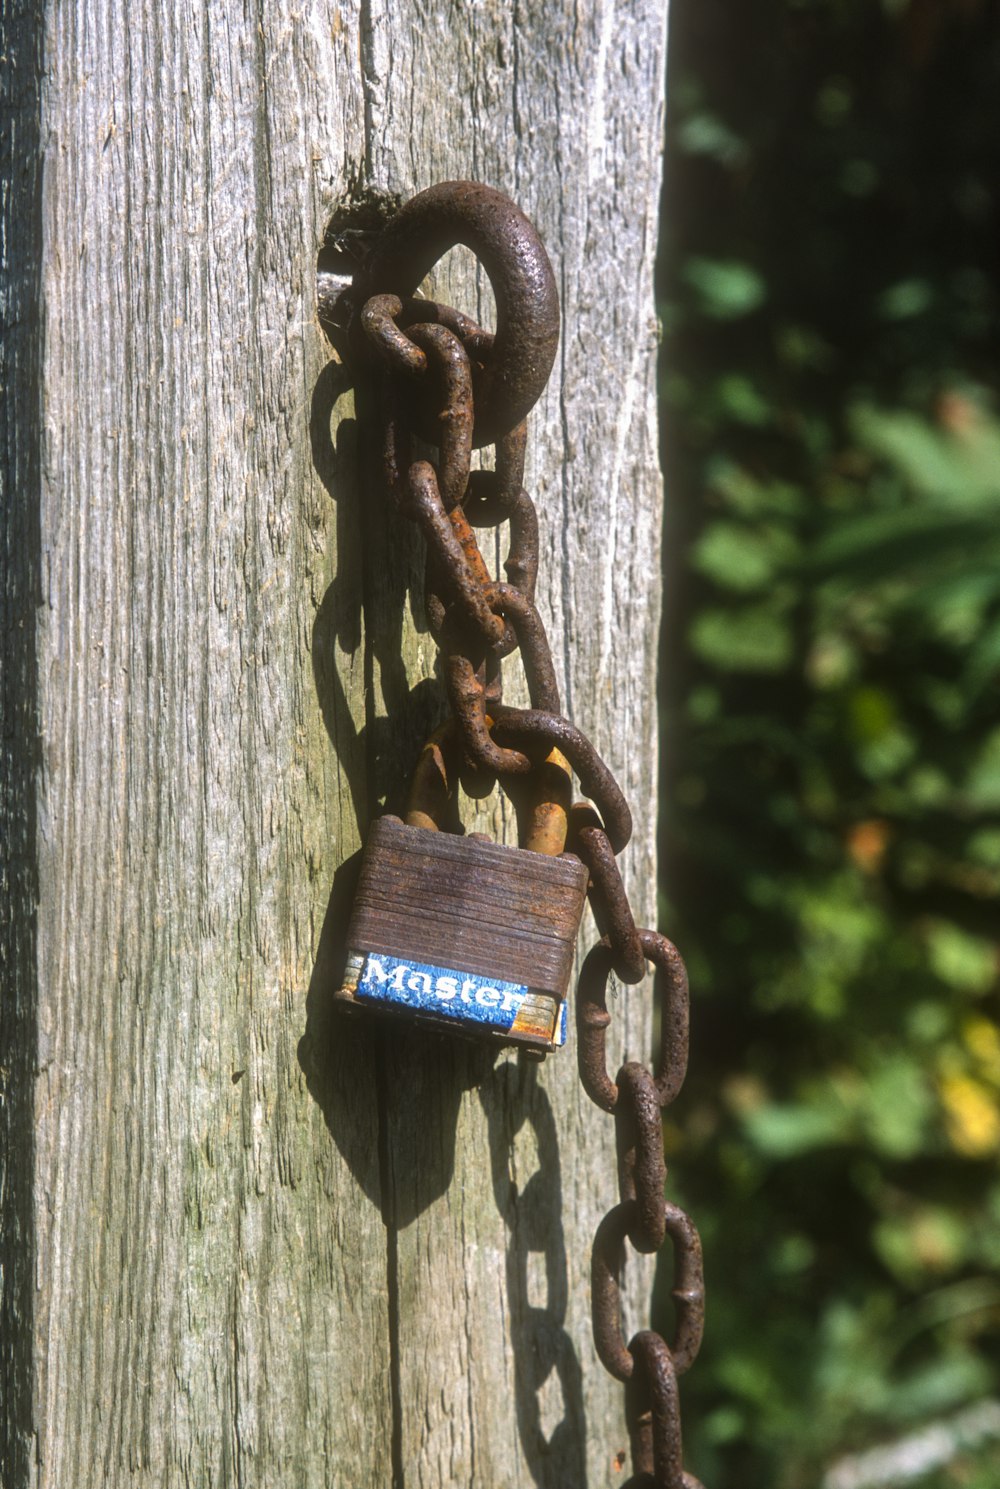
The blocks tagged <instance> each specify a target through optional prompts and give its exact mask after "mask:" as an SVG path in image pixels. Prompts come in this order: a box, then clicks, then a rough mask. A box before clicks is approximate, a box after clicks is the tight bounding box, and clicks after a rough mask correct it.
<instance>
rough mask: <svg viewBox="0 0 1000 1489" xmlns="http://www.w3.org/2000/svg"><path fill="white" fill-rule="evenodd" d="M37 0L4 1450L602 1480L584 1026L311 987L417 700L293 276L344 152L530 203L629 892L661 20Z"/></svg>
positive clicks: (651, 443) (418, 723)
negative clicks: (421, 1018)
mask: <svg viewBox="0 0 1000 1489" xmlns="http://www.w3.org/2000/svg"><path fill="white" fill-rule="evenodd" d="M43 9H44V17H39V16H38V15H37V14H36V10H35V8H33V7H27V6H25V7H23V9H19V8H17V7H16V6H14V5H13V4H12V3H8V5H7V7H6V8H5V10H4V12H3V41H4V53H5V55H6V56H7V57H8V59H11V58H13V59H14V69H13V71H10V72H9V74H8V76H9V78H10V80H11V81H10V82H9V84H8V87H9V98H10V103H9V105H8V107H9V109H10V111H11V112H10V116H9V117H11V118H12V119H13V120H14V121H15V122H16V130H15V131H14V132H13V133H10V134H8V133H7V132H6V131H5V134H4V140H5V148H7V149H9V151H10V159H11V179H12V181H13V182H14V186H13V188H12V191H11V193H10V194H8V196H7V197H6V198H5V199H4V203H3V212H4V217H3V222H4V232H5V239H4V241H5V250H6V247H7V245H8V244H9V243H12V242H13V243H16V245H17V247H16V252H13V253H9V254H8V253H6V251H5V265H4V270H3V276H4V282H3V289H4V294H5V296H6V300H5V306H6V307H8V308H11V310H12V313H11V314H10V319H11V321H12V322H13V331H12V333H11V335H10V336H9V337H5V348H4V355H5V357H6V362H5V369H4V370H5V377H4V383H5V387H13V388H14V389H15V396H13V397H12V398H11V399H9V400H5V402H4V415H3V417H4V426H3V428H4V442H3V471H2V479H3V481H4V513H5V524H6V525H5V529H4V531H5V545H6V546H5V555H6V558H7V564H6V569H5V574H4V603H5V611H4V617H5V626H4V645H5V665H4V703H5V727H4V786H5V797H4V813H5V824H4V825H5V827H6V828H7V829H8V830H7V832H6V833H5V838H6V840H7V855H8V856H7V861H6V863H5V873H6V875H7V881H8V883H9V884H10V885H11V894H10V896H9V899H8V905H9V907H10V913H9V915H8V917H7V920H6V921H5V923H4V933H5V952H6V955H7V966H8V967H9V968H10V969H11V979H10V980H11V986H12V989H13V996H12V997H11V998H10V999H7V998H5V999H4V1017H5V1022H4V1025H3V1040H4V1055H3V1060H2V1061H0V1063H2V1064H3V1065H4V1067H5V1069H4V1082H5V1085H4V1090H3V1096H4V1103H3V1106H4V1117H3V1120H4V1123H5V1127H6V1130H7V1133H8V1138H9V1141H8V1144H7V1152H6V1160H7V1170H6V1172H5V1175H4V1183H5V1189H4V1207H3V1210H4V1222H3V1223H4V1230H3V1247H4V1250H3V1259H4V1264H5V1271H4V1278H3V1289H4V1291H3V1309H4V1312H3V1323H4V1327H5V1341H4V1349H3V1354H2V1356H0V1359H2V1367H3V1371H4V1383H3V1390H2V1394H3V1398H4V1409H3V1414H2V1423H3V1432H4V1439H3V1441H2V1442H0V1452H2V1453H3V1455H4V1474H5V1478H4V1482H5V1484H6V1482H7V1480H8V1478H9V1480H10V1483H11V1485H12V1489H14V1486H16V1489H22V1486H23V1485H27V1484H32V1485H35V1484H37V1485H40V1486H62V1485H64V1484H69V1483H91V1482H93V1483H106V1484H109V1485H117V1484H125V1483H128V1484H130V1485H145V1484H149V1485H152V1484H154V1483H155V1484H157V1485H170V1486H172V1485H181V1484H190V1485H198V1486H199V1489H201V1486H205V1485H239V1484H244V1485H249V1484H258V1483H259V1484H263V1483H265V1482H266V1483H268V1484H273V1483H275V1482H280V1483H288V1484H295V1485H302V1486H314V1485H315V1486H319V1485H324V1486H334V1489H336V1486H345V1489H346V1486H352V1489H353V1486H356V1485H358V1484H389V1483H390V1482H392V1483H394V1485H395V1486H396V1489H403V1486H405V1489H411V1486H428V1489H430V1486H434V1489H441V1486H444V1485H446V1484H449V1485H450V1484H456V1483H468V1484H470V1485H471V1484H475V1485H484V1486H485V1485H500V1484H503V1485H514V1484H521V1483H524V1484H527V1483H536V1484H544V1485H563V1484H565V1485H573V1486H574V1489H581V1486H583V1485H586V1484H590V1485H591V1486H597V1485H601V1484H604V1483H614V1482H616V1481H617V1474H616V1473H615V1472H614V1471H613V1470H612V1467H611V1465H612V1458H613V1455H614V1454H615V1453H616V1452H617V1451H618V1450H619V1449H621V1448H623V1447H624V1432H623V1428H622V1410H621V1393H620V1389H619V1388H618V1387H617V1386H615V1385H614V1383H612V1382H610V1381H608V1380H607V1379H606V1378H605V1377H604V1375H603V1372H602V1371H601V1369H600V1367H599V1366H598V1364H597V1362H596V1360H595V1358H594V1355H593V1350H592V1346H591V1344H590V1338H589V1317H588V1313H589V1301H588V1284H587V1274H588V1267H589V1249H590V1241H591V1236H592V1233H593V1229H594V1227H595V1225H596V1222H597V1219H598V1218H599V1216H600V1214H602V1213H603V1212H604V1210H605V1209H606V1208H607V1207H608V1206H609V1205H610V1203H611V1202H612V1200H613V1198H614V1193H615V1181H614V1139H613V1133H612V1131H611V1130H610V1128H611V1124H610V1123H609V1122H608V1121H607V1120H606V1119H605V1118H603V1117H602V1116H601V1114H600V1113H598V1112H596V1111H594V1110H592V1109H591V1108H589V1106H588V1104H587V1102H586V1100H585V1099H584V1098H583V1097H582V1095H581V1093H580V1091H579V1088H578V1084H577V1079H576V1073H575V1063H574V1060H573V1057H572V1054H570V1053H566V1054H563V1055H561V1056H558V1057H556V1058H555V1059H553V1060H550V1061H549V1062H547V1063H546V1066H545V1067H544V1069H543V1070H541V1071H535V1070H534V1069H531V1068H527V1067H525V1068H522V1067H521V1066H519V1065H518V1063H517V1060H516V1057H513V1056H510V1057H508V1056H505V1057H503V1058H502V1059H501V1060H499V1061H498V1062H496V1063H495V1064H494V1062H493V1060H492V1058H491V1057H490V1056H489V1055H486V1054H483V1053H481V1052H477V1051H475V1050H470V1049H466V1048H465V1047H462V1046H454V1047H453V1046H451V1045H450V1044H448V1043H446V1042H443V1041H441V1040H438V1039H435V1038H428V1037H426V1036H422V1035H420V1034H419V1033H406V1034H402V1035H398V1034H396V1033H393V1032H389V1031H385V1030H382V1029H377V1028H375V1027H374V1026H372V1027H368V1026H365V1025H363V1024H361V1025H358V1024H351V1023H346V1022H344V1021H339V1020H335V1019H334V1018H333V1015H332V1012H331V1006H330V994H331V992H332V988H333V985H334V982H335V977H336V972H337V970H338V969H337V967H336V957H337V948H338V945H339V944H340V942H341V941H342V937H343V928H344V926H345V924H346V916H347V911H348V908H349V890H350V864H349V860H350V858H351V855H352V854H353V853H354V851H355V849H356V848H357V846H358V844H359V842H360V838H361V833H362V831H363V828H364V826H365V824H366V821H367V819H368V817H369V816H370V814H371V813H372V811H373V810H375V809H376V808H377V807H378V805H379V804H380V803H381V802H383V801H384V800H386V799H387V798H388V799H390V801H391V800H392V798H393V794H394V793H395V794H396V800H397V801H398V794H399V792H400V790H401V786H402V780H401V772H402V771H403V770H404V769H405V768H406V767H407V766H408V765H409V764H412V761H413V759H414V757H415V754H416V750H417V748H418V747H419V744H420V743H421V742H422V738H423V736H424V734H425V733H426V732H427V731H429V729H430V728H431V727H432V725H433V724H434V723H435V722H436V720H437V718H438V716H439V715H440V711H441V708H442V695H441V692H440V689H439V686H438V684H437V682H436V681H435V680H434V654H433V646H432V644H431V643H430V640H429V637H428V636H427V634H426V632H425V630H424V629H423V624H422V619H421V607H420V602H419V587H420V572H421V563H420V553H419V545H418V543H417V541H416V539H415V538H414V537H413V536H412V535H408V536H403V535H401V534H399V533H398V532H397V531H390V530H388V528H387V526H386V525H385V524H384V523H381V522H380V518H379V512H378V508H377V503H375V502H374V500H373V497H372V493H371V490H370V488H369V487H368V485H367V484H366V481H365V477H364V472H363V471H362V469H361V467H360V466H359V464H358V460H357V458H356V445H357V439H356V431H355V426H354V421H353V419H352V417H351V415H352V412H353V409H352V402H351V390H350V377H349V373H348V372H347V371H346V370H345V369H343V368H341V367H339V366H338V365H337V362H336V358H334V360H333V362H330V360H329V359H330V355H331V353H330V347H329V346H328V344H327V343H326V340H325V338H324V336H323V335H322V333H321V331H320V328H319V325H318V322H317V320H316V316H315V313H314V293H315V269H316V257H317V252H318V249H319V246H320V244H321V242H322V239H323V231H324V227H325V224H326V223H327V222H328V221H329V219H330V217H331V216H332V214H333V213H334V211H335V209H338V208H343V207H344V206H345V204H347V205H349V204H350V203H351V202H355V201H357V199H358V196H359V191H358V187H359V185H360V187H362V188H364V189H366V190H368V191H369V192H372V191H373V192H395V193H398V194H399V195H401V196H408V195H410V194H412V192H414V191H415V190H418V189H419V188H421V187H423V186H425V185H428V184H430V183H431V182H432V181H434V180H436V179H445V178H449V177H456V176H461V175H469V176H474V177H478V178H480V179H484V180H487V181H489V182H491V183H492V184H494V185H497V186H499V187H501V188H502V189H505V190H507V191H508V192H509V193H510V194H511V195H512V196H514V197H515V198H516V199H517V200H518V201H519V202H520V203H521V205H522V206H523V207H524V208H525V210H526V211H527V212H528V213H529V215H530V216H532V218H533V219H534V220H535V222H536V223H537V225H538V227H539V228H540V230H541V232H542V235H543V237H544V239H545V241H546V244H547V246H548V248H549V252H550V255H551V256H552V258H553V262H554V265H555V268H556V275H557V280H558V282H559V285H560V294H561V299H562V304H563V312H564V321H565V328H566V329H565V331H564V336H563V340H562V344H561V352H560V358H559V361H558V362H557V368H556V373H555V375H554V378H553V381H552V383H551V385H550V389H549V391H548V392H547V394H546V395H545V397H544V399H543V401H542V403H541V404H540V406H539V408H538V409H537V410H536V412H535V414H534V415H533V416H532V420H531V424H530V455H529V466H528V484H529V487H530V489H531V491H532V494H533V495H534V496H535V498H536V500H537V501H538V504H539V513H540V519H541V526H542V542H543V558H542V583H541V587H540V600H541V605H542V609H543V613H544V615H545V619H546V623H547V625H548V627H549V633H550V637H551V639H552V642H553V649H554V651H555V654H556V657H557V661H558V662H559V664H560V667H561V671H562V680H563V683H564V699H565V706H566V711H567V712H568V713H569V714H570V716H571V717H572V718H573V719H574V720H575V722H577V723H578V724H579V725H580V726H581V727H582V728H583V729H584V730H585V731H587V732H588V733H590V734H591V736H592V737H593V738H594V740H595V742H596V743H597V744H598V745H599V746H600V747H601V748H602V749H603V750H604V752H605V753H606V754H607V756H608V758H609V761H610V762H611V764H612V766H613V767H614V768H615V769H616V771H617V772H618V774H619V777H620V779H621V780H622V784H623V785H624V786H625V788H626V791H627V792H628V793H629V794H630V796H631V797H632V798H633V801H634V804H635V806H636V807H637V808H638V815H639V829H638V832H637V835H636V839H635V843H634V845H633V847H632V848H631V849H630V850H629V854H628V857H627V865H626V868H627V875H628V878H629V882H630V884H631V885H632V887H633V889H634V890H635V892H636V898H637V903H638V906H639V909H640V911H641V912H642V913H643V914H644V915H645V917H646V918H647V919H650V918H651V917H652V915H653V914H654V911H655V895H654V875H653V822H654V810H653V808H654V801H653V796H654V792H653V781H654V779H655V775H654V771H655V715H654V711H653V709H652V708H651V707H650V706H648V704H647V701H646V700H647V697H648V693H649V689H650V685H651V680H652V677H653V673H654V668H655V649H656V630H657V618H658V593H657V592H658V573H659V565H658V532H659V501H660V495H659V482H658V475H657V470H656V454H655V423H654V411H653V401H652V379H653V367H654V336H653V329H652V290H651V254H652V247H653V225H654V223H655V211H656V196H657V191H658V180H659V144H660V140H659V134H660V123H659V120H660V115H659V110H660V91H661V86H662V73H663V19H664V18H663V14H662V10H661V8H660V7H659V6H658V5H654V4H652V3H647V0H633V3H630V4H628V5H625V6H620V7H615V6H614V5H612V4H611V3H603V4H602V3H598V4H594V5H593V6H591V7H585V8H584V10H582V11H581V10H580V9H579V8H573V7H570V6H568V5H566V6H564V5H561V4H556V5H553V6H551V7H545V8H542V7H538V8H535V10H533V11H532V12H531V13H529V12H528V10H527V8H525V7H522V6H519V5H518V6H514V7H512V8H511V7H504V6H500V5H499V4H497V3H495V0H486V3H476V4H473V5H458V4H454V3H453V4H446V5H442V6H439V7H437V8H435V9H433V10H431V11H427V10H426V9H425V8H424V7H422V6H420V5H416V4H411V3H407V4H405V5H394V6H392V7H391V8H390V7H389V6H388V5H387V4H386V3H384V0H368V3H366V4H364V5H361V4H360V3H358V4H356V5H342V6H340V7H338V8H329V7H327V6H325V5H320V4H307V5H306V6H305V7H301V8H297V9H293V8H291V7H290V6H288V5H287V4H286V3H285V0H278V3H276V4H274V5H271V6H268V7H267V8H266V9H265V8H263V7H261V8H259V9H258V10H257V11H256V12H251V13H248V12H246V11H245V10H244V9H243V8H240V7H235V6H234V5H232V3H231V0H207V3H206V4H204V5H203V6H202V7H200V8H196V7H193V6H191V5H189V4H187V3H183V4H180V5H177V6H174V7H167V8H163V7H151V6H148V5H146V4H145V3H143V0H138V3H133V4H131V5H129V6H126V5H125V4H124V3H123V0H96V3H95V0H68V3H66V4H58V5H57V4H56V3H55V0H50V3H49V4H48V5H47V6H45V7H43ZM439 279H440V280H441V283H442V295H443V297H445V298H448V299H450V300H451V301H452V302H453V303H455V304H458V305H460V306H461V307H463V308H466V309H469V310H473V311H474V310H475V309H476V306H477V296H478V297H479V298H480V300H481V302H482V307H483V308H482V312H481V313H482V314H483V315H484V316H485V315H487V314H488V301H489V296H488V293H487V292H486V287H485V285H484V283H483V281H482V276H478V277H476V276H474V275H473V274H472V273H471V271H470V266H469V264H468V260H467V259H466V258H463V256H462V255H461V254H458V253H456V254H454V255H452V256H451V259H450V261H449V263H448V264H447V265H445V266H444V268H443V270H442V272H441V274H440V275H439ZM42 307H44V316H43V317H42V316H41V315H40V311H41V309H42ZM39 413H40V417H35V416H36V415H37V414H39ZM511 696H512V697H514V698H515V699H516V697H517V692H516V684H514V683H512V686H511ZM510 817H511V814H510V812H509V809H508V807H507V804H506V803H505V802H504V801H503V800H495V801H494V802H492V803H487V804H486V806H485V808H484V809H483V812H482V813H481V815H480V818H479V820H478V821H477V825H479V826H483V825H484V824H485V822H486V821H487V820H494V819H495V821H496V823H497V824H498V826H499V829H500V832H501V835H504V836H509V827H510ZM331 888H332V897H331ZM5 975H7V974H5ZM619 1010H620V1011H621V1019H620V1022H621V1025H622V1028H623V1031H624V1032H623V1036H622V1038H623V1045H624V1047H625V1048H627V1049H628V1051H629V1053H630V1054H636V1055H638V1054H641V1053H642V1052H643V1051H644V1050H645V1048H646V1045H647V1043H648V1010H646V1009H645V1007H644V1005H643V1001H642V999H641V998H640V997H638V996H634V995H630V997H629V998H628V999H627V1000H621V1002H620V1003H619V1005H617V1006H616V1013H617V1012H619ZM8 1011H9V1013H10V1016H9V1017H8V1016H7V1015H8ZM8 1198H9V1200H10V1203H8ZM643 1270H644V1273H645V1276H644V1278H641V1279H639V1282H640V1286H639V1289H638V1296H639V1297H640V1298H641V1299H643V1301H644V1300H645V1297H646V1296H647V1291H646V1289H647V1287H648V1268H645V1269H643ZM8 1327H9V1328H10V1329H11V1331H12V1332H11V1334H9V1335H8V1334H7V1333H6V1330H7V1328H8ZM15 1329H16V1330H17V1331H18V1332H17V1333H16V1334H15V1333H14V1332H13V1331H14V1330H15ZM11 1339H13V1341H14V1342H13V1343H11V1342H9V1341H10V1340H11Z"/></svg>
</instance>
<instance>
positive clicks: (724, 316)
mask: <svg viewBox="0 0 1000 1489" xmlns="http://www.w3.org/2000/svg"><path fill="white" fill-rule="evenodd" d="M681 278H682V279H683V280H684V282H685V283H686V284H688V285H690V287H691V288H692V289H693V290H694V291H695V293H696V294H697V296H698V302H699V305H700V308H701V310H702V311H703V312H704V314H705V315H707V316H711V317H713V318H714V319H716V320H726V321H728V320H737V319H738V318H739V317H740V316H744V315H749V314H750V313H751V311H754V310H757V309H758V308H759V307H760V306H761V305H763V303H764V300H765V298H766V294H767V291H766V288H765V285H764V281H763V279H762V278H761V276H760V275H759V274H758V273H757V271H756V269H752V268H751V267H750V265H749V264H741V263H739V262H737V261H736V260H732V259H708V258H697V257H695V258H689V259H688V260H687V261H686V263H685V264H684V267H683V269H682V270H681Z"/></svg>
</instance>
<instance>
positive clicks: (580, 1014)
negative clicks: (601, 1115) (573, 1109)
mask: <svg viewBox="0 0 1000 1489" xmlns="http://www.w3.org/2000/svg"><path fill="white" fill-rule="evenodd" d="M639 941H640V943H641V945H642V949H643V952H644V953H645V955H646V956H647V957H648V958H649V960H650V961H651V962H653V963H654V964H655V965H656V966H657V967H658V968H659V969H660V971H662V972H665V973H666V976H667V986H666V995H665V997H664V1001H663V1011H662V1019H661V1023H660V1050H659V1056H658V1058H657V1062H656V1090H657V1093H658V1095H659V1098H660V1105H661V1106H669V1104H670V1102H671V1101H673V1099H674V1097H675V1096H676V1095H677V1093H678V1091H679V1090H680V1088H681V1086H682V1085H683V1083H684V1076H685V1073H686V1071H687V1056H688V1003H689V998H688V982H687V972H686V971H685V968H684V963H683V962H682V961H681V957H680V953H679V952H678V950H677V948H676V946H674V944H673V942H672V941H668V940H667V938H666V936H661V935H660V933H659V932H658V931H646V930H641V931H640V932H639ZM613 970H614V952H613V951H612V949H611V946H610V944H609V941H608V938H607V936H603V937H602V938H601V940H600V941H598V943H597V945H596V946H595V947H593V948H592V949H591V951H590V952H589V953H588V955H587V959H586V961H585V962H584V964H583V967H582V968H581V971H580V981H579V984H578V985H577V997H576V1028H577V1058H578V1060H579V1065H580V1080H581V1082H582V1084H583V1089H584V1090H585V1091H586V1093H587V1095H588V1096H589V1097H590V1099H591V1101H592V1102H594V1104H595V1105H596V1106H599V1107H601V1109H602V1110H603V1111H606V1112H611V1113H614V1112H615V1110H616V1108H617V1106H618V1100H619V1092H618V1087H617V1085H616V1084H615V1082H614V1081H613V1080H612V1079H611V1077H610V1076H609V1075H608V1066H607V1048H606V1045H607V1038H606V1036H607V1030H608V1025H609V1024H610V1022H611V1015H610V1014H609V1013H608V978H609V977H610V976H611V973H612V971H613Z"/></svg>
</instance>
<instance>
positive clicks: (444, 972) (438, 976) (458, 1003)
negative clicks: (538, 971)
mask: <svg viewBox="0 0 1000 1489" xmlns="http://www.w3.org/2000/svg"><path fill="white" fill-rule="evenodd" d="M358 996H359V997H361V998H376V999H378V1000H380V1001H381V1002H385V1003H400V1004H403V1005H404V1006H405V1007H407V1008H414V1009H421V1010H422V1011H423V1012H425V1013H435V1014H442V1015H444V1017H445V1018H453V1019H460V1020H462V1021H463V1022H465V1023H468V1022H470V1021H471V1022H473V1023H478V1024H489V1025H490V1026H491V1027H492V1028H494V1029H510V1028H512V1027H513V1025H514V1022H515V1020H516V1019H517V1016H518V1013H519V1012H520V1010H521V1006H522V1004H523V1003H524V1000H525V998H526V997H527V996H528V989H527V987H525V986H524V984H523V983H515V982H500V981H498V980H497V979H496V978H490V977H480V976H478V975H477V974H476V973H474V972H455V971H452V970H450V969H449V968H447V967H432V966H429V965H427V964H426V963H424V962H409V961H407V962H404V961H401V960H400V958H399V957H394V956H386V955H383V954H382V953H378V954H376V953H375V952H369V953H368V954H367V956H366V957H365V964H364V967H363V969H362V972H361V976H360V978H359V979H358Z"/></svg>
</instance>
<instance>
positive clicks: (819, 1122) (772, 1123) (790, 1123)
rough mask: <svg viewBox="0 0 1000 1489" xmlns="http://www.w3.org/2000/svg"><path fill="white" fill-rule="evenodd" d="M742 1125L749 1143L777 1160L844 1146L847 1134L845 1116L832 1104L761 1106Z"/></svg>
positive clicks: (846, 1118) (848, 1127)
mask: <svg viewBox="0 0 1000 1489" xmlns="http://www.w3.org/2000/svg"><path fill="white" fill-rule="evenodd" d="M743 1122H744V1126H745V1128H746V1132H747V1137H748V1138H749V1140H750V1142H752V1143H753V1144H754V1146H755V1147H756V1148H757V1149H758V1150H759V1151H760V1152H761V1153H764V1154H766V1155H767V1157H769V1158H778V1159H786V1158H795V1157H797V1156H798V1155H799V1154H800V1153H808V1152H809V1151H810V1150H811V1149H813V1148H825V1147H829V1146H830V1145H831V1144H833V1143H838V1142H845V1141H847V1138H848V1136H849V1132H850V1122H849V1118H848V1115H847V1113H846V1112H845V1111H844V1110H843V1109H842V1108H840V1107H837V1106H834V1105H833V1104H830V1105H828V1106H824V1107H818V1106H815V1105H811V1104H807V1103H805V1102H802V1103H800V1104H789V1105H787V1106H765V1107H761V1108H760V1110H758V1111H753V1112H748V1113H747V1114H746V1115H745V1116H744V1118H743Z"/></svg>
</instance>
